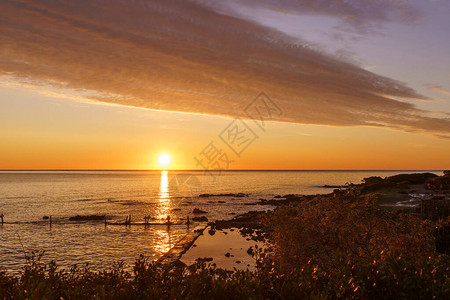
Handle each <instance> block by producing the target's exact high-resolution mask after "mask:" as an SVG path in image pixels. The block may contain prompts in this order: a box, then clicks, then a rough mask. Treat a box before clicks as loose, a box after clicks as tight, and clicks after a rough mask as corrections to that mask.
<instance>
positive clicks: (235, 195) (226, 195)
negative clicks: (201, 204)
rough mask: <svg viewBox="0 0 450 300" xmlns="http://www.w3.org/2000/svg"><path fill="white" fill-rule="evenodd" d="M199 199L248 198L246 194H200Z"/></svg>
mask: <svg viewBox="0 0 450 300" xmlns="http://www.w3.org/2000/svg"><path fill="white" fill-rule="evenodd" d="M199 197H202V198H205V197H248V194H244V193H237V194H233V193H224V194H200V195H199Z"/></svg>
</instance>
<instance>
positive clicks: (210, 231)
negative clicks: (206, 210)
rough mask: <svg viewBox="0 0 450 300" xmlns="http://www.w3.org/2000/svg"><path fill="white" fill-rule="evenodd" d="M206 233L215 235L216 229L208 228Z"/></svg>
mask: <svg viewBox="0 0 450 300" xmlns="http://www.w3.org/2000/svg"><path fill="white" fill-rule="evenodd" d="M208 233H209V235H215V234H216V231H215V230H214V229H212V228H211V229H210V230H209V231H208Z"/></svg>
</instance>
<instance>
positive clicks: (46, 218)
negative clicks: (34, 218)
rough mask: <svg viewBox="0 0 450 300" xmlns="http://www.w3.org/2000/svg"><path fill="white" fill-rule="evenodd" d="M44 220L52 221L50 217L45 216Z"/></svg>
mask: <svg viewBox="0 0 450 300" xmlns="http://www.w3.org/2000/svg"><path fill="white" fill-rule="evenodd" d="M42 219H44V220H48V219H50V217H49V216H43V217H42Z"/></svg>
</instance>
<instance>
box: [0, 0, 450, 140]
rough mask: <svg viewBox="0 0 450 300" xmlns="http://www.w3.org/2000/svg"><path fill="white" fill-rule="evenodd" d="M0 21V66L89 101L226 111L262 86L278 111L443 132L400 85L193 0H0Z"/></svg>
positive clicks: (448, 126)
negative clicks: (78, 92) (83, 93)
mask: <svg viewBox="0 0 450 300" xmlns="http://www.w3.org/2000/svg"><path fill="white" fill-rule="evenodd" d="M0 22H1V26H2V30H1V31H0V40H1V41H2V42H1V44H0V72H2V73H4V74H9V75H11V74H12V75H13V76H14V77H15V78H17V79H19V80H20V79H27V80H29V79H30V78H31V79H33V80H36V81H39V82H45V83H47V84H52V85H56V86H59V87H67V88H70V89H82V90H95V91H98V92H99V93H101V94H102V96H96V97H95V99H96V100H99V101H105V102H109V103H116V104H121V105H129V106H137V107H144V108H149V109H160V110H169V111H183V112H194V113H205V114H214V115H222V116H232V117H234V116H236V115H243V109H244V107H245V106H246V104H247V103H248V102H249V101H251V100H252V99H253V98H254V97H255V96H256V95H257V94H258V93H259V92H260V91H265V92H266V93H267V94H268V95H270V96H271V97H272V98H273V99H274V100H275V101H276V102H277V104H278V105H279V106H280V108H281V109H282V110H283V112H284V113H283V115H282V116H281V117H280V119H279V121H284V122H295V123H307V124H325V125H336V126H355V125H368V126H383V127H390V128H395V129H401V130H407V131H428V132H432V133H434V134H440V135H447V134H449V132H450V119H442V118H433V117H430V116H428V114H427V112H425V111H423V110H419V109H417V108H416V107H414V106H413V105H412V104H410V103H407V102H402V101H398V100H395V99H400V98H417V99H420V98H424V97H423V96H421V95H418V94H417V93H416V92H415V91H414V90H412V89H410V88H408V87H406V86H405V85H404V84H402V83H400V82H398V81H395V80H392V79H389V78H385V77H382V76H378V75H376V74H373V73H370V72H368V71H366V70H363V69H361V68H359V67H357V66H355V65H352V64H349V63H346V62H343V61H340V60H338V59H336V58H334V57H330V56H327V55H325V54H323V53H320V52H318V51H315V50H312V49H310V48H308V47H306V46H302V45H299V44H298V42H293V41H291V39H290V38H289V37H288V36H285V35H283V34H281V33H279V32H277V31H274V30H271V29H268V28H266V27H263V26H260V25H257V24H255V23H252V22H250V21H247V20H244V19H240V18H237V17H232V16H229V15H224V14H220V13H218V12H216V11H215V10H214V9H213V8H211V7H207V6H205V5H203V4H202V3H199V2H193V1H175V0H153V1H137V0H135V1H130V0H126V1H125V0H96V1H87V0H79V1H69V0H67V1H51V0H40V1H27V0H22V1H14V0H4V1H2V2H1V3H0Z"/></svg>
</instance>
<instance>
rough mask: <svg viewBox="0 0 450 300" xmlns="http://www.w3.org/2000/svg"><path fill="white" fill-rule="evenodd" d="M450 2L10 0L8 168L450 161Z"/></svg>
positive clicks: (5, 42)
mask: <svg viewBox="0 0 450 300" xmlns="http://www.w3.org/2000/svg"><path fill="white" fill-rule="evenodd" d="M449 14H450V2H449V1H445V0H421V1H407V0H378V1H373V0H370V1H369V0H360V1H350V0H316V1H312V0H278V1H274V0H258V1H256V0H230V1H219V0H211V1H206V0H197V1H194V0H191V1H186V0H185V1H177V0H164V1H163V0H152V1H143V0H134V1H124V0H108V1H106V0H94V1H87V0H86V1H84V0H80V1H68V0H66V1H50V0H41V1H31V0H21V1H16V0H5V1H2V2H1V3H0V24H1V25H0V26H1V30H0V41H1V43H0V169H159V168H161V166H160V165H158V160H157V158H158V156H159V155H160V154H161V153H168V154H170V155H171V156H172V163H171V165H170V166H169V168H170V169H215V168H221V169H351V170H352V169H381V170H386V169H397V170H400V169H401V170H407V169H409V170H414V169H424V170H425V169H428V170H441V169H450V155H449V153H450V80H449V78H450V56H449V55H448V49H450V36H449V35H448V29H450V19H449V18H448V15H449Z"/></svg>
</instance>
